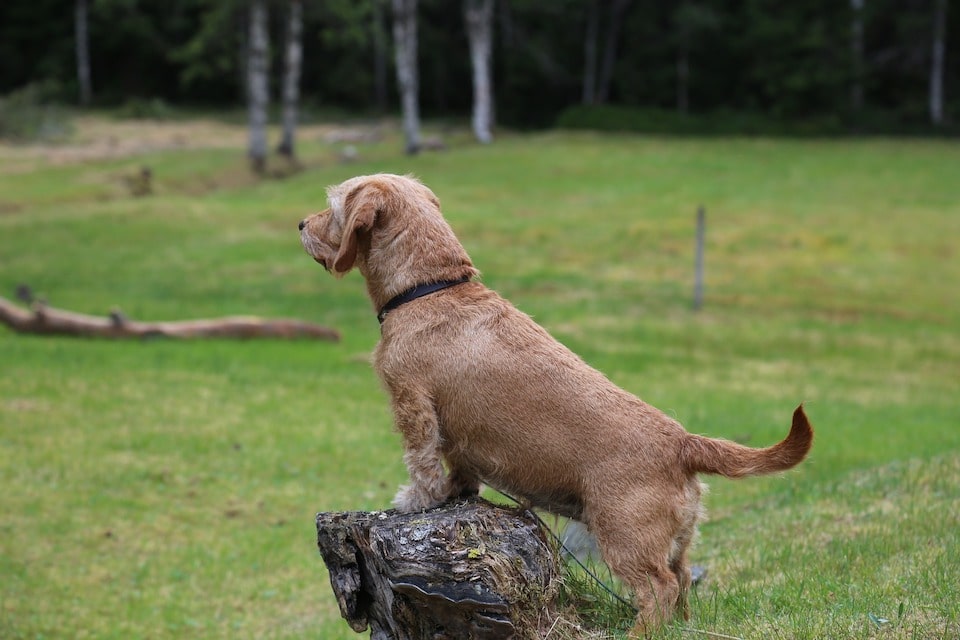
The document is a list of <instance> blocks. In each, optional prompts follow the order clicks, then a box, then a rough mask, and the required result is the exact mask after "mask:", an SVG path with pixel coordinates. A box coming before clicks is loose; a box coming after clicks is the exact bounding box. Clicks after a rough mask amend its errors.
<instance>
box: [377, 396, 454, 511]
mask: <svg viewBox="0 0 960 640" xmlns="http://www.w3.org/2000/svg"><path fill="white" fill-rule="evenodd" d="M390 386H391V392H392V393H391V396H392V398H393V414H394V420H395V421H396V426H397V430H398V431H399V432H400V434H401V435H402V436H403V443H404V449H405V452H404V454H403V461H404V463H405V464H406V465H407V471H408V472H409V474H410V484H408V485H404V486H402V487H400V490H399V491H398V492H397V495H396V497H394V499H393V506H395V507H396V508H397V509H399V510H401V511H419V510H421V509H426V508H428V507H433V506H436V505H438V504H440V503H442V502H444V501H446V500H447V499H448V498H449V497H450V492H451V490H452V488H451V485H450V478H448V477H447V474H446V471H445V470H444V468H443V462H442V457H441V450H440V427H439V423H438V421H437V414H436V411H434V408H433V403H432V402H431V401H430V397H429V396H428V395H427V394H426V393H423V392H419V391H418V390H416V389H409V388H400V387H399V386H398V385H390Z"/></svg>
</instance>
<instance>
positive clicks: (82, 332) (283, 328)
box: [0, 296, 340, 342]
mask: <svg viewBox="0 0 960 640" xmlns="http://www.w3.org/2000/svg"><path fill="white" fill-rule="evenodd" d="M0 322H3V324H5V325H7V326H8V327H10V328H11V329H13V330H14V331H16V332H17V333H32V334H40V335H65V336H82V337H87V338H152V337H164V338H245V339H246V338H288V339H289V338H312V339H316V340H330V341H333V342H336V341H338V340H339V339H340V334H339V333H338V332H337V331H336V330H335V329H331V328H329V327H324V326H321V325H317V324H312V323H309V322H304V321H302V320H294V319H288V318H279V319H269V318H267V319H265V318H258V317H255V316H230V317H225V318H210V319H202V320H180V321H172V322H137V321H135V320H131V319H129V318H127V317H126V316H125V315H123V314H122V313H121V312H120V311H117V310H115V311H111V312H110V315H109V316H107V317H101V316H91V315H87V314H84V313H76V312H74V311H66V310H64V309H55V308H53V307H48V306H47V305H46V304H44V303H42V302H34V303H33V304H32V306H31V308H30V309H23V308H21V307H19V306H18V305H16V304H14V303H13V302H10V301H9V300H7V299H6V298H4V297H2V296H0Z"/></svg>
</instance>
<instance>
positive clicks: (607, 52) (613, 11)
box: [596, 0, 632, 104]
mask: <svg viewBox="0 0 960 640" xmlns="http://www.w3.org/2000/svg"><path fill="white" fill-rule="evenodd" d="M631 1H632V0H613V1H612V3H611V5H610V19H609V20H608V21H607V35H606V38H604V43H603V60H602V62H601V64H600V78H599V82H598V84H597V94H596V102H597V104H606V102H607V100H608V99H609V97H610V85H611V84H612V82H613V67H614V65H615V64H616V62H617V46H618V44H619V42H620V28H621V26H622V25H623V17H624V14H626V12H627V9H628V8H629V7H630V2H631Z"/></svg>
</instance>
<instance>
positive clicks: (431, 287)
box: [377, 276, 470, 324]
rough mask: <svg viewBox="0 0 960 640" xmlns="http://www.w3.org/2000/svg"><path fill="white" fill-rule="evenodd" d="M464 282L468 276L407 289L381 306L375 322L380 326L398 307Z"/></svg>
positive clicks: (468, 279) (467, 279) (468, 278)
mask: <svg viewBox="0 0 960 640" xmlns="http://www.w3.org/2000/svg"><path fill="white" fill-rule="evenodd" d="M464 282H470V276H464V277H463V278H460V279H459V280H441V281H440V282H431V283H429V284H419V285H417V286H415V287H413V288H412V289H407V290H406V291H404V292H403V293H401V294H400V295H398V296H394V297H393V298H390V300H389V302H387V304H385V305H383V308H382V309H380V313H378V314H377V320H379V321H380V324H383V321H384V319H386V317H387V314H388V313H390V312H391V311H393V310H394V309H396V308H397V307H399V306H400V305H402V304H406V303H408V302H410V301H412V300H416V299H417V298H422V297H423V296H426V295H430V294H431V293H436V292H437V291H440V290H441V289H446V288H447V287H454V286H456V285H458V284H463V283H464Z"/></svg>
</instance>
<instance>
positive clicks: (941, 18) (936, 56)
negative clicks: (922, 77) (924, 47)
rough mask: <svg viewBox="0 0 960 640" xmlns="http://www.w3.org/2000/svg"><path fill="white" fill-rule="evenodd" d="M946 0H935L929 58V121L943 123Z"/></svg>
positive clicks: (937, 123)
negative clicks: (931, 45) (931, 44)
mask: <svg viewBox="0 0 960 640" xmlns="http://www.w3.org/2000/svg"><path fill="white" fill-rule="evenodd" d="M946 40H947V0H935V2H934V7H933V47H932V51H931V54H932V55H931V60H930V122H932V123H933V124H935V125H938V126H939V125H942V124H943V73H944V59H945V58H946V49H947V42H946Z"/></svg>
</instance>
